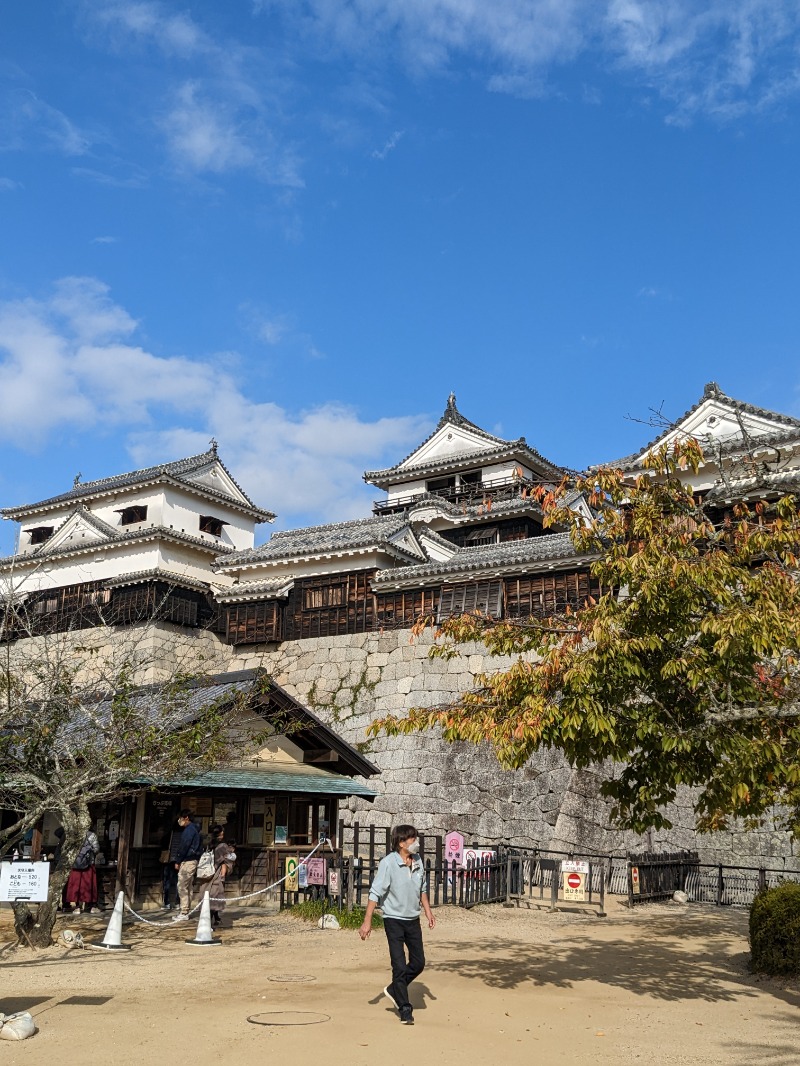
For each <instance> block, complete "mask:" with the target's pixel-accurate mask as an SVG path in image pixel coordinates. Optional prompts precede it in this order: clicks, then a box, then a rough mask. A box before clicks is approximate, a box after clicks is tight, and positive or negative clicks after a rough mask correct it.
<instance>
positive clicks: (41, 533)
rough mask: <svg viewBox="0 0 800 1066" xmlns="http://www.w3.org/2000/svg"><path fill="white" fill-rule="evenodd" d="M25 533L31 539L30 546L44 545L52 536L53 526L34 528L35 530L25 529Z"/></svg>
mask: <svg viewBox="0 0 800 1066" xmlns="http://www.w3.org/2000/svg"><path fill="white" fill-rule="evenodd" d="M25 532H26V533H27V534H28V536H29V537H30V538H31V544H44V542H45V541H46V540H49V539H50V538H51V537H52V535H53V526H36V528H35V529H27V530H25Z"/></svg>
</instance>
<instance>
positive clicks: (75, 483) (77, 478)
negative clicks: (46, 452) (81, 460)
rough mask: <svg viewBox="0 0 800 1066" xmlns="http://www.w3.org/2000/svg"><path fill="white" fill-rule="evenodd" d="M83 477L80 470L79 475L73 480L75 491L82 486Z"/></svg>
mask: <svg viewBox="0 0 800 1066" xmlns="http://www.w3.org/2000/svg"><path fill="white" fill-rule="evenodd" d="M81 476H82V475H81V472H80V470H79V471H78V473H77V474H76V475H75V477H74V478H73V479H72V487H73V489H77V487H78V485H80V483H81Z"/></svg>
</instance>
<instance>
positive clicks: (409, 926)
mask: <svg viewBox="0 0 800 1066" xmlns="http://www.w3.org/2000/svg"><path fill="white" fill-rule="evenodd" d="M383 927H384V929H385V930H386V939H387V940H388V942H389V958H390V959H391V960H392V983H391V985H390V986H389V991H390V992H391V993H392V998H393V999H394V1000H395V1002H396V1003H397V1006H398V1007H399V1008H400V1010H402V1009H403V1007H409V1006H410V1003H409V1002H408V986H409V985H410V984H411V982H412V981H413V980H414V978H415V977H419V975H420V974H421V973H422V971H423V970H424V969H425V952H424V950H423V947H422V926H421V925H420V922H419V918H384V919H383ZM406 950H408V960H406Z"/></svg>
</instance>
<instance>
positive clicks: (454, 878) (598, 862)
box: [281, 822, 800, 914]
mask: <svg viewBox="0 0 800 1066" xmlns="http://www.w3.org/2000/svg"><path fill="white" fill-rule="evenodd" d="M338 842H339V850H338V851H337V852H336V853H335V854H333V855H329V857H328V859H327V868H328V869H329V870H332V871H334V874H335V876H334V884H335V885H336V890H335V891H334V892H330V891H329V890H328V885H327V883H326V884H325V885H309V886H307V887H305V888H303V889H298V891H297V892H286V891H285V890H284V889H281V906H282V907H283V906H291V905H292V904H293V903H296V902H298V901H300V900H302V899H308V898H319V897H322V896H324V897H326V898H328V899H329V900H330V903H331V905H333V906H336V907H346V908H349V907H352V906H358V907H364V906H365V905H366V902H367V899H368V895H369V886H370V884H371V883H372V880H373V878H374V876H375V874H376V872H377V869H378V864H379V862H380V860H381V858H382V857H383V856H384V855H386V854H387V853H388V851H389V850H390V846H391V841H390V831H389V830H388V829H386V828H384V827H380V828H379V827H376V826H373V825H369V826H364V825H360V824H359V823H357V822H356V823H354V824H353V825H352V826H347V827H346V826H344V824H343V823H341V822H340V824H339V836H338ZM468 847H470V848H472V849H474V850H483V851H489V850H491V851H492V852H493V853H494V854H493V855H492V857H490V858H480V859H477V860H470V861H468V862H466V864H464V865H463V866H460V865H457V864H456V863H454V862H449V861H448V860H447V858H446V853H445V846H444V839H443V837H442V836H440V835H438V834H427V835H426V834H420V848H421V855H422V857H423V861H424V863H425V872H426V883H427V890H428V896H429V898H430V901H431V905H432V906H434V907H443V906H458V907H466V908H470V907H474V906H476V905H477V904H479V903H498V902H503V903H514V904H517V905H520V904H523V903H525V904H528V905H532V904H537V905H548V906H550V907H551V908H554V907H557V906H561V905H571V904H573V903H575V902H580V901H576V900H574V899H573V900H570V899H566V900H565V899H564V887H565V886H564V874H565V871H564V867H563V863H564V862H575V861H576V860H577V861H582V862H583V863H586V864H587V866H588V869H587V872H586V874H585V876H584V887H585V899H584V902H585V903H586V904H587V905H589V906H591V907H595V908H597V912H598V913H599V914H603V913H604V912H605V897H606V896H607V895H613V896H623V897H627V900H628V903H629V905H630V906H637V905H639V904H641V903H646V902H655V901H658V900H667V899H671V898H672V896H673V894H674V892H676V891H678V890H680V891H683V892H685V893H686V895H687V899H688V901H689V902H691V903H712V904H716V905H717V906H741V907H749V906H750V904H751V903H752V901H753V898H754V897H755V895H756V894H757V893H758V892H759V891H760V890H761V889H763V888H766V887H771V886H774V885H777V884H779V883H780V882H781V881H785V880H792V881H798V882H800V871H789V870H785V869H784V870H780V869H770V868H764V867H762V868H759V867H749V866H726V865H719V864H710V863H702V862H700V861H699V858H698V856H697V853H696V852H688V851H682V852H642V853H638V854H636V853H630V854H628V855H612V854H609V853H602V852H578V851H569V852H567V851H551V850H548V849H546V848H538V847H530V848H520V847H508V846H506V845H503V844H491V843H489V844H478V843H477V842H473V843H472V844H471V845H468ZM282 872H283V871H282ZM326 881H327V878H326Z"/></svg>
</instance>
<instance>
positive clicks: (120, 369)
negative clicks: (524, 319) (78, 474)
mask: <svg viewBox="0 0 800 1066" xmlns="http://www.w3.org/2000/svg"><path fill="white" fill-rule="evenodd" d="M136 328H137V323H136V321H135V320H134V319H133V318H132V317H131V315H130V314H128V312H127V311H126V310H125V309H124V308H122V307H120V306H119V305H118V304H116V303H115V302H114V301H113V300H112V299H111V297H110V295H109V290H108V287H107V286H106V285H104V284H102V283H101V282H99V281H97V280H96V279H93V278H66V279H63V280H62V281H61V282H59V283H58V284H57V285H56V286H55V288H54V291H53V292H52V293H51V294H50V295H49V296H48V297H47V298H45V299H41V300H33V299H26V300H18V301H13V302H7V303H5V304H0V437H2V438H4V439H5V441H6V442H7V444H9V445H12V446H20V444H22V445H23V446H25V447H28V448H36V447H43V446H45V445H46V444H47V442H48V440H49V439H50V438H52V436H53V435H54V434H56V433H57V432H59V431H61V430H64V429H69V430H73V431H78V432H86V433H89V432H94V431H96V430H98V429H100V430H106V431H108V430H113V431H115V432H122V433H127V434H128V440H129V444H130V450H131V454H132V459H133V461H135V462H136V463H137V464H144V463H150V462H153V463H156V462H158V461H159V460H166V459H170V458H176V457H178V456H180V455H181V454H189V453H191V452H194V451H197V450H202V449H203V448H205V447H206V446H207V441H208V439H209V437H211V436H214V437H216V438H217V440H219V442H220V448H221V451H222V454H223V458H224V459H225V461H226V463H228V465H229V466H230V467H231V468H232V469H233V470H234V472H235V474H236V476H237V478H238V479H239V480H240V481H241V483H242V484H243V485H244V486H245V487H246V488H247V490H248V491H249V492H250V494H251V495H252V496H253V497H254V498H255V499H257V500H258V501H259V502H261V503H263V505H264V506H266V507H268V508H270V509H272V510H276V511H278V512H279V513H280V514H282V515H283V516H284V519H285V520H286V521H288V522H291V518H292V516H293V515H294V516H301V517H306V516H314V519H315V520H316V519H318V520H320V521H324V520H336V519H339V518H347V517H351V516H353V515H356V514H364V513H366V508H367V507H368V501H369V499H370V496H371V490H369V489H367V488H364V487H363V486H362V483H361V474H362V472H363V470H364V469H365V468H366V467H372V466H380V465H382V464H383V463H384V462H392V461H394V460H396V459H397V458H398V457H399V456H400V455H403V454H405V453H406V452H407V451H409V450H410V448H411V447H413V446H414V445H415V444H417V443H418V442H419V440H421V439H422V438H423V437H424V436H426V435H427V433H428V431H429V430H430V424H429V420H428V419H426V418H424V417H422V416H409V417H405V418H382V419H377V420H374V421H365V420H363V419H362V418H361V417H360V416H359V415H358V413H357V412H356V411H354V410H353V409H352V408H349V407H345V406H343V405H340V404H335V403H329V404H323V405H321V406H319V407H316V408H311V409H308V410H304V411H298V412H291V411H287V410H286V409H285V408H282V407H280V406H279V405H278V404H275V403H271V402H267V401H262V400H258V399H255V398H252V397H251V396H249V395H246V394H245V393H244V392H243V391H242V389H241V387H240V385H239V383H238V382H237V381H236V380H235V378H234V377H233V375H232V374H231V373H230V372H228V371H227V370H225V369H224V368H221V366H220V363H219V361H216V360H215V361H213V362H203V361H202V360H199V359H190V358H188V357H186V356H182V355H174V356H168V357H164V356H157V355H154V354H153V353H152V352H149V351H147V350H146V349H144V348H143V347H141V346H140V345H137V344H136V343H135V342H134V336H135V331H136ZM54 397H57V398H58V400H57V402H54ZM110 472H111V471H106V470H98V471H97V476H101V475H103V474H105V473H110Z"/></svg>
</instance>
